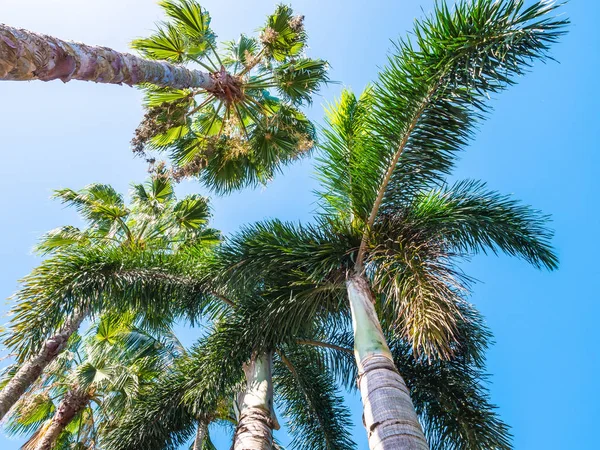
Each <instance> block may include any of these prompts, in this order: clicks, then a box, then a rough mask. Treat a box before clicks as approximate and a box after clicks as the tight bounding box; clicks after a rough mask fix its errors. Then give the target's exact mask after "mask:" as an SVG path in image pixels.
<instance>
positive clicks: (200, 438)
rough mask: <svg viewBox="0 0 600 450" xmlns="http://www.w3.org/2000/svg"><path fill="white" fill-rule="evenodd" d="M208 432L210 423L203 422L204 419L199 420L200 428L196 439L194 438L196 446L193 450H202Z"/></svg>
mask: <svg viewBox="0 0 600 450" xmlns="http://www.w3.org/2000/svg"><path fill="white" fill-rule="evenodd" d="M207 433H208V424H207V423H206V422H203V421H202V420H200V421H198V429H197V430H196V439H194V446H193V447H192V450H201V449H202V444H204V440H205V439H206V435H207Z"/></svg>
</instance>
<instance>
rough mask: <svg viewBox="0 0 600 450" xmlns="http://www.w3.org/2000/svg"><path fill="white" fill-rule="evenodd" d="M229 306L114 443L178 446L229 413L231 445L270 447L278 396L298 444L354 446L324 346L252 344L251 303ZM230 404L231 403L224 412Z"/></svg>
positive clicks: (114, 446)
mask: <svg viewBox="0 0 600 450" xmlns="http://www.w3.org/2000/svg"><path fill="white" fill-rule="evenodd" d="M198 264H200V265H204V264H205V260H198ZM255 289H256V286H255ZM249 292H254V294H256V292H257V291H256V290H254V291H249V290H248V291H246V293H245V296H251V294H249ZM234 298H237V299H238V300H239V297H234ZM157 300H158V299H157ZM257 301H258V300H257V298H256V297H254V299H253V300H252V299H249V300H248V302H250V303H252V302H257ZM231 305H232V306H230V307H229V308H228V309H227V310H225V311H223V314H222V315H221V316H220V317H219V318H218V319H216V320H215V321H214V323H213V325H211V327H210V330H211V333H210V334H209V335H208V336H207V337H206V338H204V339H201V340H200V341H199V342H198V343H197V344H196V346H195V347H194V348H193V349H192V350H191V351H190V352H189V354H188V355H186V356H185V358H183V359H182V360H181V361H179V362H178V364H176V365H175V366H174V367H173V370H172V372H171V373H169V374H168V375H166V378H165V380H164V381H163V382H161V383H159V385H158V386H157V387H156V389H155V390H154V393H155V394H154V395H152V396H150V397H149V398H148V397H146V398H142V399H140V403H139V404H137V405H136V407H135V408H134V409H132V410H131V411H130V412H129V414H128V416H127V417H125V420H124V421H123V422H122V423H120V424H119V426H118V427H116V428H115V429H114V430H113V432H112V433H109V435H108V437H107V440H106V445H107V448H108V449H110V450H126V449H134V448H147V449H154V448H156V449H159V448H176V446H177V445H181V444H182V443H183V442H185V440H186V439H188V438H189V437H190V435H191V433H192V432H193V431H194V428H196V427H197V425H196V424H197V422H198V421H201V422H203V423H206V422H209V423H210V422H211V421H213V420H221V421H222V420H223V419H225V420H227V421H228V422H230V423H232V424H233V425H235V430H234V432H233V446H232V448H234V449H261V450H262V449H265V450H270V449H271V448H273V446H274V440H273V430H274V429H275V430H276V429H278V428H279V422H278V419H277V418H276V416H275V412H274V403H278V404H279V405H280V406H281V407H282V410H283V414H284V417H285V418H286V419H287V421H288V423H289V425H290V431H291V433H292V435H293V436H295V437H296V440H295V442H296V445H295V446H294V447H295V448H300V449H304V448H311V449H315V450H317V449H340V450H341V449H350V448H354V444H353V442H352V440H351V439H350V436H349V421H348V413H347V411H346V410H345V409H344V408H343V407H342V399H341V397H340V396H339V394H338V392H337V388H336V385H335V382H334V380H333V378H332V374H331V373H330V371H329V370H328V369H327V368H326V367H325V366H324V365H323V364H320V362H321V360H320V357H319V354H318V352H316V351H315V350H314V348H313V347H312V346H306V345H305V346H300V345H298V344H296V343H288V344H287V345H279V346H278V347H277V348H270V349H268V348H267V349H265V348H257V347H254V346H253V345H252V343H251V342H249V341H247V340H246V339H245V335H246V334H245V329H246V328H247V325H246V324H247V321H248V317H247V316H246V315H245V314H244V310H245V308H246V307H247V305H245V306H244V307H243V308H242V309H241V310H240V309H238V306H240V307H242V306H243V305H241V304H240V305H238V302H237V301H236V302H233V301H231ZM227 404H230V405H232V406H230V407H228V408H226V409H225V410H226V411H229V412H227V413H226V414H223V411H224V408H223V406H224V405H227ZM232 408H233V410H234V411H233V412H232V411H231V410H232ZM219 411H220V412H219ZM196 429H197V428H196Z"/></svg>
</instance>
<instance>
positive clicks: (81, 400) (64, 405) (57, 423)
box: [35, 389, 90, 450]
mask: <svg viewBox="0 0 600 450" xmlns="http://www.w3.org/2000/svg"><path fill="white" fill-rule="evenodd" d="M89 401H90V396H89V394H88V393H87V392H85V391H83V390H80V389H73V390H71V391H69V392H67V394H66V395H65V397H64V398H63V400H62V401H61V402H60V405H58V408H57V409H56V412H55V413H54V417H53V418H52V422H51V423H50V426H49V427H48V428H47V429H46V431H45V433H44V434H43V435H42V436H41V437H40V439H38V441H37V445H36V447H35V450H50V449H51V448H52V447H54V445H55V444H56V440H57V439H58V437H59V436H60V434H61V433H62V432H63V431H64V430H65V428H66V427H67V426H68V425H69V424H70V423H71V421H72V420H73V419H74V418H75V416H76V415H77V414H78V413H80V412H81V411H83V409H84V408H85V407H86V406H87V405H88V403H89Z"/></svg>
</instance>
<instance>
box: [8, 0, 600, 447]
mask: <svg viewBox="0 0 600 450" xmlns="http://www.w3.org/2000/svg"><path fill="white" fill-rule="evenodd" d="M274 4H275V3H274V2H273V1H272V0H254V1H251V2H250V1H243V2H242V1H233V0H205V1H204V2H203V5H204V6H205V7H206V8H207V9H208V10H209V11H210V12H211V14H212V16H213V26H214V29H215V30H216V32H217V33H218V34H219V36H220V38H221V39H223V40H229V39H233V38H236V37H237V36H238V35H239V33H240V32H246V33H252V32H253V31H254V30H255V29H256V28H257V27H258V26H259V25H261V24H262V23H263V20H264V17H265V16H266V14H268V13H270V12H271V11H272V10H273V8H274ZM292 5H293V6H294V7H295V9H296V10H297V11H299V12H301V13H303V14H305V15H306V26H307V29H308V32H309V35H310V47H311V49H310V54H311V56H315V57H322V58H325V59H328V60H329V61H330V62H331V66H332V70H331V78H332V79H333V80H337V81H340V82H341V84H338V85H331V86H330V87H328V88H327V89H325V90H324V91H323V92H322V97H320V98H317V99H316V101H315V104H314V106H313V107H312V109H311V111H310V115H311V117H312V118H313V119H314V120H317V121H318V120H320V119H321V117H322V105H323V104H325V103H327V102H329V101H331V100H333V99H334V98H335V96H337V95H338V93H339V92H340V90H341V89H342V87H343V86H347V87H351V88H353V89H354V90H356V91H360V90H361V89H362V88H363V87H364V86H365V85H366V84H367V83H368V82H369V81H371V80H373V79H374V78H375V76H376V74H377V70H378V67H381V66H382V65H384V64H385V59H386V52H387V50H388V49H389V48H390V46H391V44H390V39H396V38H397V37H399V36H405V35H406V33H407V31H409V30H410V29H411V26H412V22H413V20H414V18H416V17H420V16H422V15H423V13H424V12H425V13H426V12H428V11H430V10H431V8H432V5H433V2H432V1H429V0H404V1H402V2H398V1H391V0H389V1H382V0H372V1H370V2H364V1H358V0H346V1H342V0H327V1H325V0H318V1H317V0H302V1H301V0H295V1H293V2H292ZM563 12H564V13H565V14H566V15H567V16H568V17H569V18H570V19H571V21H572V25H571V26H570V28H569V34H568V35H567V36H565V37H564V38H563V40H562V42H561V43H560V44H559V45H557V46H556V47H555V48H554V49H553V52H552V54H553V56H554V57H555V58H556V59H557V60H558V61H559V62H560V63H559V64H557V63H554V62H550V63H548V64H536V65H535V67H534V68H533V71H532V73H530V74H528V75H527V76H525V77H524V78H523V79H522V80H520V82H519V84H518V85H517V86H515V87H513V88H511V89H509V90H508V91H507V92H505V93H502V94H501V95H499V96H498V98H496V99H494V100H493V105H494V107H495V111H494V113H493V114H492V116H491V118H490V119H489V120H488V121H487V122H485V123H484V124H482V125H481V127H480V130H479V132H478V134H477V136H476V140H475V141H474V142H473V143H472V145H471V146H470V147H469V148H468V149H467V151H466V152H465V153H464V154H463V157H462V160H461V162H460V163H459V165H458V170H457V173H456V176H457V177H458V178H475V179H482V180H485V181H487V182H488V184H489V186H490V187H491V188H493V189H496V190H499V191H501V192H503V193H514V194H515V195H516V197H518V198H520V199H522V200H523V201H525V202H526V203H528V204H531V205H534V206H535V207H536V208H539V209H541V210H543V211H544V212H546V213H548V214H551V215H552V217H553V227H554V229H555V230H556V237H555V239H554V244H555V246H556V248H557V251H558V254H559V256H560V261H561V265H560V269H559V270H558V271H557V272H553V273H547V272H541V271H537V270H535V269H533V268H531V267H529V266H528V265H527V264H526V263H525V262H522V261H519V260H516V259H511V258H508V257H505V256H500V257H495V256H478V257H476V258H475V259H474V260H473V261H472V262H470V263H469V264H468V266H466V267H465V269H466V271H467V272H468V273H469V274H470V275H472V276H474V277H475V278H477V279H478V280H480V282H479V283H478V284H477V285H476V286H475V294H474V296H473V302H474V303H475V304H476V305H477V307H479V308H480V310H481V311H482V312H483V313H484V315H485V316H486V318H487V322H488V325H489V326H490V328H491V330H492V331H493V332H494V335H495V340H496V344H495V345H494V346H493V347H492V348H491V349H490V351H489V354H488V355H489V357H488V371H489V373H490V374H492V376H491V378H490V381H491V396H492V400H493V402H494V403H496V404H497V405H498V406H499V411H500V413H501V415H502V418H503V419H504V420H505V421H506V422H507V423H508V424H510V425H511V426H512V432H513V434H514V446H515V448H516V449H519V450H520V449H528V450H537V449H546V450H554V449H556V450H559V449H560V450H565V449H582V450H583V449H590V450H591V449H595V448H598V443H597V438H596V433H595V430H596V428H597V422H598V419H600V395H599V392H598V388H597V380H598V376H599V375H598V371H599V369H600V364H599V356H598V344H599V338H598V333H597V328H598V325H597V317H598V314H599V313H600V306H599V305H598V301H597V300H598V293H597V284H598V281H599V280H600V269H599V268H598V264H597V255H598V253H599V251H600V244H599V239H598V231H599V225H600V213H599V208H598V206H599V205H598V198H599V197H598V194H599V193H600V190H599V183H598V169H599V168H600V164H599V163H600V156H599V154H600V151H599V150H600V139H599V138H600V120H599V119H600V113H599V108H598V103H599V102H598V100H599V95H598V90H597V89H598V83H597V79H598V73H599V71H600V31H598V28H597V23H598V21H599V19H600V3H599V2H596V1H594V0H571V2H570V3H568V4H567V5H566V6H565V7H564V8H563ZM160 18H161V15H160V11H159V9H158V7H157V6H156V4H155V2H154V1H152V0H102V1H99V0H87V1H81V0H0V20H1V21H2V22H4V23H7V24H10V25H13V26H18V27H23V28H28V29H31V30H35V31H38V32H43V33H47V34H51V35H55V36H58V37H61V38H65V39H72V40H78V41H83V42H86V43H89V44H98V45H105V46H110V47H113V48H116V49H118V50H127V48H128V43H129V42H130V41H131V40H132V39H133V38H136V37H140V36H144V35H147V34H148V33H149V32H150V31H151V30H152V27H153V23H154V22H155V21H157V20H159V19H160ZM140 98H141V96H140V93H139V92H138V91H137V90H136V89H131V88H128V87H120V86H105V85H96V84H91V83H81V82H72V83H68V84H63V83H61V82H52V83H42V82H31V83H14V82H0V151H1V155H2V162H1V163H0V211H2V212H1V215H0V258H1V259H0V260H1V261H2V270H0V297H2V298H6V297H8V296H9V295H10V294H12V293H13V292H14V291H15V289H16V288H17V280H18V279H19V278H20V277H22V276H23V275H25V274H27V273H28V272H29V271H30V270H31V269H32V268H33V267H34V266H35V265H36V264H37V263H38V262H39V260H38V259H37V257H35V256H34V255H32V253H31V248H32V246H33V245H34V243H35V242H36V240H37V239H38V238H39V236H40V235H41V234H42V233H43V232H45V231H47V230H49V229H52V228H54V227H57V226H60V225H65V224H74V225H77V224H78V221H77V217H76V215H75V212H74V211H72V210H65V209H63V208H62V207H61V206H60V205H59V204H58V203H57V202H55V201H52V200H50V199H49V197H50V195H51V192H52V190H53V189H56V188H60V187H70V188H75V189H79V188H81V187H83V186H85V185H86V184H89V183H92V182H102V183H110V184H112V185H113V186H114V187H115V188H117V189H118V190H119V191H121V192H123V193H125V192H127V190H128V186H129V183H130V182H131V181H141V180H143V179H144V178H145V171H146V166H145V163H144V162H143V161H142V160H140V159H134V158H133V156H132V153H131V152H130V150H129V140H130V139H131V137H132V133H133V130H134V129H135V127H136V126H137V124H138V122H139V120H140V118H141V116H142V110H141V102H140ZM311 172H312V165H311V162H310V161H305V162H302V163H300V164H297V165H295V166H294V167H292V168H290V169H289V170H286V171H285V173H284V174H282V175H280V176H278V177H277V179H276V180H275V181H274V182H273V183H272V184H271V185H269V186H268V187H267V188H265V189H257V190H254V191H247V192H242V193H238V194H235V195H231V196H229V197H225V198H216V197H214V198H213V200H212V205H213V208H214V222H213V223H214V226H216V227H218V228H220V229H222V230H223V231H225V232H232V231H235V230H236V229H238V228H239V226H240V225H241V224H243V223H248V222H253V221H256V220H261V219H264V218H268V217H277V218H280V219H286V220H308V219H309V218H310V216H311V212H312V211H313V210H314V208H315V205H314V197H313V195H312V194H311V191H312V190H313V188H314V187H315V181H314V180H313V179H312V175H311ZM198 191H199V192H204V190H203V189H202V188H201V187H200V186H199V185H197V184H195V183H189V182H186V183H184V184H182V185H181V186H180V187H179V192H180V193H181V194H183V193H189V192H198ZM0 306H1V308H0V311H1V312H2V313H3V316H2V319H1V321H2V322H4V321H5V320H6V316H5V315H4V312H5V311H6V310H7V309H8V307H7V306H6V305H0ZM197 334H198V331H195V330H186V331H184V332H183V335H182V338H183V340H184V341H185V342H193V341H194V339H195V337H196V336H197ZM349 405H350V406H351V407H352V410H353V418H354V421H355V424H356V425H355V429H354V436H355V439H356V441H357V443H358V444H359V448H361V449H362V448H367V446H366V439H365V437H364V429H363V428H362V425H361V420H360V416H361V411H360V404H359V402H358V401H357V399H356V397H353V396H349ZM281 439H282V440H283V442H284V443H285V441H286V437H285V435H283V434H282V435H281ZM19 442H22V441H21V440H19V439H14V438H10V439H9V438H7V437H4V436H3V435H0V448H1V449H7V450H12V449H17V448H18V447H19V445H18V443H19ZM219 445H220V447H219V448H222V449H227V448H229V443H227V441H226V440H225V439H223V440H221V441H220V444H219Z"/></svg>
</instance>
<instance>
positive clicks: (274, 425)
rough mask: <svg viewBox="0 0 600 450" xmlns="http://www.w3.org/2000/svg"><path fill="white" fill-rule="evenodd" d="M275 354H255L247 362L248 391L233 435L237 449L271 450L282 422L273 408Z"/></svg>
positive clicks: (234, 446) (245, 370)
mask: <svg viewBox="0 0 600 450" xmlns="http://www.w3.org/2000/svg"><path fill="white" fill-rule="evenodd" d="M272 366H273V353H263V354H260V355H256V356H255V357H253V358H252V360H251V361H250V362H249V363H247V364H245V365H244V372H245V374H246V392H245V393H244V397H243V399H242V402H241V403H242V406H241V411H240V418H239V421H238V426H237V428H236V430H235V435H234V437H233V449H234V450H271V449H272V448H273V430H274V429H275V430H278V429H279V423H278V422H277V418H276V417H275V412H274V410H273V379H272V372H273V367H272Z"/></svg>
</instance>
